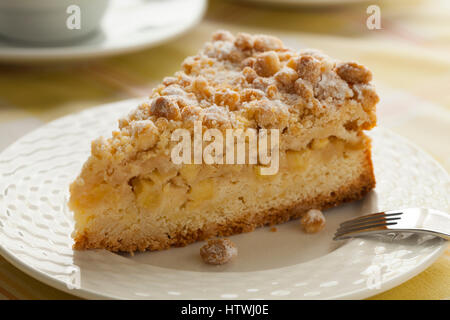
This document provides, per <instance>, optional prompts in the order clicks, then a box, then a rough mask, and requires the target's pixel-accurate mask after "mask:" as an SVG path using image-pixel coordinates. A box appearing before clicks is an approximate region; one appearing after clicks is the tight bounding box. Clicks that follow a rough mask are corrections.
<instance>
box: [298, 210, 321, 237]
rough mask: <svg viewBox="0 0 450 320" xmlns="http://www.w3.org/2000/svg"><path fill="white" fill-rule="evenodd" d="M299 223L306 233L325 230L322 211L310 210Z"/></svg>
mask: <svg viewBox="0 0 450 320" xmlns="http://www.w3.org/2000/svg"><path fill="white" fill-rule="evenodd" d="M300 223H301V225H302V227H303V229H304V230H305V231H306V232H307V233H316V232H319V231H322V230H323V228H325V217H324V216H323V213H322V211H320V210H317V209H311V210H309V211H308V212H306V213H305V214H304V215H303V216H302V218H301V219H300Z"/></svg>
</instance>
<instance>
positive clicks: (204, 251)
mask: <svg viewBox="0 0 450 320" xmlns="http://www.w3.org/2000/svg"><path fill="white" fill-rule="evenodd" d="M237 253H238V250H237V248H236V246H235V244H234V243H233V242H232V241H231V240H229V239H215V240H209V241H208V243H207V244H205V245H204V246H203V247H201V249H200V256H201V257H202V259H203V261H204V262H205V263H207V264H214V265H219V264H225V263H228V262H230V261H231V260H233V259H234V258H236V257H237Z"/></svg>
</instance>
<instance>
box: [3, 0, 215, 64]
mask: <svg viewBox="0 0 450 320" xmlns="http://www.w3.org/2000/svg"><path fill="white" fill-rule="evenodd" d="M205 10H206V0H164V1H160V0H159V1H157V0H153V1H142V0H111V4H110V7H109V8H108V11H107V12H106V14H105V17H104V20H103V21H102V25H101V29H100V30H99V31H97V32H96V34H93V35H91V37H90V38H88V39H86V40H84V41H79V42H76V43H75V42H73V43H70V44H67V45H65V46H47V47H43V46H32V45H28V44H21V43H18V42H17V43H16V42H11V41H9V40H6V39H4V38H0V60H3V61H20V62H32V61H43V60H52V61H53V60H62V59H80V58H93V57H101V56H106V55H112V54H118V53H125V52H130V51H134V50H138V49H141V48H144V47H152V46H155V45H157V44H160V43H162V42H165V41H167V40H169V39H171V38H173V37H175V36H177V35H179V34H181V33H183V32H185V31H186V30H188V29H189V28H191V27H192V26H194V25H195V24H196V23H198V22H199V21H200V19H201V18H202V16H203V14H204V12H205Z"/></svg>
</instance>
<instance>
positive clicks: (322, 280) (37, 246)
mask: <svg viewBox="0 0 450 320" xmlns="http://www.w3.org/2000/svg"><path fill="white" fill-rule="evenodd" d="M137 103H138V101H137V100H131V101H130V100H129V101H123V102H119V103H114V104H109V105H105V106H102V107H99V108H95V109H90V110H87V111H84V112H82V113H79V114H75V115H70V116H67V117H64V118H61V119H59V120H56V121H54V122H52V123H50V124H48V125H45V126H44V127H42V128H40V129H38V130H36V131H34V132H32V133H30V134H29V135H27V136H25V137H24V138H22V139H20V140H19V141H17V142H16V143H14V144H13V145H11V146H10V147H9V148H8V149H6V150H5V151H4V152H3V153H2V154H1V155H0V253H1V254H2V255H3V256H4V257H5V258H6V259H7V260H8V261H10V262H11V263H12V264H14V265H15V266H16V267H18V268H19V269H21V270H23V271H25V272H26V273H28V274H30V275H31V276H33V277H35V278H37V279H39V280H41V281H43V282H45V283H47V284H49V285H51V286H54V287H56V288H58V289H61V290H64V291H67V292H69V293H72V294H75V295H78V296H81V297H85V298H99V297H102V298H135V299H136V298H137V299H139V298H158V299H171V298H177V299H221V298H239V299H252V298H255V299H261V298H264V299H267V298H269V299H270V298H287V299H311V298H314V299H329V298H365V297H369V296H371V295H374V294H376V293H379V292H381V291H384V290H387V289H390V288H392V287H394V286H396V285H398V284H400V283H402V282H404V281H406V280H407V279H409V278H411V277H412V276H414V275H416V274H418V273H419V272H421V271H422V270H424V269H425V268H426V267H427V266H429V265H430V264H431V263H432V262H433V261H434V260H435V259H436V258H437V257H438V256H439V255H440V254H441V253H442V252H443V251H444V250H445V248H446V243H445V242H444V241H443V240H441V239H437V238H426V237H425V238H424V237H417V236H411V237H409V238H406V239H404V240H392V239H391V240H384V241H382V240H377V239H369V238H366V239H354V240H350V241H347V242H334V241H332V235H333V233H334V231H335V230H336V227H337V225H338V224H339V223H340V222H342V221H344V220H346V219H348V218H350V217H355V216H358V215H362V214H365V213H370V212H376V211H381V210H385V209H393V208H402V207H410V206H422V207H430V208H436V209H440V210H444V211H448V210H449V203H448V194H449V191H450V190H449V189H450V182H449V177H448V175H447V174H446V172H445V171H444V170H443V169H442V168H441V167H440V166H439V165H438V164H437V163H436V162H435V161H434V160H432V159H431V158H430V157H429V156H428V155H426V154H425V153H423V152H422V151H420V150H419V149H417V148H416V147H414V146H412V145H411V144H409V143H408V142H407V141H405V140H404V139H403V138H401V137H398V136H397V135H395V134H393V133H391V132H390V131H388V130H385V129H381V128H379V129H376V130H374V131H373V132H372V133H371V134H370V135H371V136H372V137H373V140H374V141H373V142H374V148H373V160H374V164H375V174H376V177H377V187H376V190H375V191H374V192H371V193H370V194H369V195H368V196H367V197H366V198H365V199H363V200H361V201H358V202H355V203H352V204H347V205H343V206H340V207H338V208H335V209H331V210H327V211H326V212H325V214H326V217H327V226H326V228H325V230H324V231H323V232H321V233H319V234H315V235H306V234H304V233H303V232H302V231H300V227H299V222H298V221H292V222H289V223H286V224H283V225H280V226H278V227H277V228H278V231H277V232H270V231H269V228H261V229H259V230H257V231H255V232H253V233H247V234H241V235H236V236H233V237H231V238H232V240H233V241H234V242H235V243H236V244H237V246H238V248H239V256H238V259H237V260H236V261H235V262H233V263H231V264H229V265H224V266H218V267H214V266H208V265H204V264H203V263H202V262H201V260H200V258H199V248H200V246H201V245H202V243H195V244H192V245H190V246H187V247H184V248H176V249H170V250H167V251H162V252H146V253H139V254H136V255H134V256H129V255H119V254H114V253H111V252H107V251H103V250H91V251H77V252H74V251H72V249H71V245H72V240H71V238H70V234H71V232H72V228H73V220H72V216H71V213H70V212H69V211H68V210H67V207H66V200H67V197H68V185H69V183H70V182H71V181H72V180H73V179H74V178H75V176H76V175H77V174H78V173H79V170H80V168H81V165H82V163H83V162H84V161H85V159H86V158H87V156H88V154H89V149H90V140H91V139H93V138H94V137H97V136H99V135H105V136H108V135H109V134H110V131H111V130H112V129H113V128H115V127H116V126H117V118H118V117H119V116H120V115H123V114H125V113H126V112H127V111H128V110H130V109H132V108H134V107H135V106H136V105H137ZM78 280H80V281H78ZM71 283H72V284H74V285H79V288H78V289H77V288H75V289H70V288H71V286H70V285H68V284H71Z"/></svg>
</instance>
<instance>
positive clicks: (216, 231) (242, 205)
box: [74, 139, 375, 252]
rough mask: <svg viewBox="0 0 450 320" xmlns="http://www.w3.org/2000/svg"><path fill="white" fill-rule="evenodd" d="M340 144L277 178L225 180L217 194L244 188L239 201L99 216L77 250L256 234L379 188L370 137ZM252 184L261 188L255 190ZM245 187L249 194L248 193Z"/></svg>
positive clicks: (81, 232)
mask: <svg viewBox="0 0 450 320" xmlns="http://www.w3.org/2000/svg"><path fill="white" fill-rule="evenodd" d="M339 143H340V145H337V144H329V147H328V149H327V148H324V149H323V150H319V151H313V153H312V154H311V156H309V161H306V162H307V164H302V166H301V167H302V168H301V169H298V168H297V167H295V166H294V168H293V167H292V166H289V161H288V160H286V161H285V166H283V164H282V166H281V167H280V172H279V177H278V178H277V179H275V178H273V177H272V178H271V177H256V178H254V179H256V180H255V181H253V182H250V183H249V182H248V181H245V180H246V179H248V180H251V179H253V178H249V177H246V176H243V177H242V179H241V180H240V181H238V182H236V181H234V182H233V185H231V184H230V185H229V186H228V185H226V182H221V183H220V186H221V187H220V188H218V189H217V190H218V191H217V192H218V193H221V194H225V193H226V192H227V190H240V192H241V194H240V195H242V196H239V198H240V199H239V201H237V198H238V195H239V194H237V193H236V194H234V196H233V195H230V194H229V195H228V197H230V198H229V199H228V201H227V198H225V199H221V198H220V197H219V198H217V201H216V202H214V199H213V200H209V202H210V204H209V205H207V206H205V207H198V208H196V209H193V210H190V211H189V212H188V213H186V212H184V213H182V212H183V211H181V212H178V213H177V212H176V210H175V209H174V210H173V211H174V212H175V213H173V216H170V214H171V213H170V212H165V213H160V214H159V215H156V214H155V212H154V211H152V210H145V209H142V208H138V209H137V210H138V213H128V215H127V213H123V214H122V218H121V219H123V217H127V219H129V220H128V223H127V224H124V223H118V221H119V220H117V218H114V214H110V213H108V212H106V213H104V214H101V215H98V216H96V217H95V219H94V220H93V221H91V222H90V223H89V224H88V225H86V226H85V227H83V228H80V227H79V228H78V229H77V231H76V232H75V234H74V239H75V244H74V248H75V249H89V248H101V249H108V250H111V251H127V252H132V251H137V250H140V251H145V250H163V249H168V248H170V247H172V246H173V247H180V246H185V245H187V244H189V243H193V242H195V241H200V240H205V239H208V238H212V237H216V236H230V235H233V234H238V233H243V232H250V231H253V230H254V229H255V228H257V227H260V226H264V225H274V224H279V223H282V222H286V221H289V220H291V219H295V218H299V217H301V216H302V214H303V213H305V212H306V211H308V210H309V209H312V208H314V209H326V208H330V207H334V206H337V205H339V204H342V203H345V202H349V201H354V200H358V199H361V198H362V197H363V196H364V195H365V194H366V193H367V192H369V191H370V190H371V189H372V188H373V187H374V186H375V178H374V175H373V168H372V162H371V155H370V143H369V140H368V139H364V140H363V143H362V144H361V145H360V146H359V147H358V148H355V147H352V148H348V146H347V147H346V146H345V145H344V146H343V145H342V143H341V142H339ZM337 150H339V151H337ZM330 153H331V154H330ZM302 161H303V160H302ZM308 163H309V164H308ZM226 181H229V179H227V180H226ZM252 186H256V187H255V188H256V189H253V190H252ZM243 190H247V191H248V193H245V194H244V193H243ZM264 192H266V194H267V192H268V193H272V195H273V196H272V197H271V198H270V197H267V198H268V199H269V198H270V199H269V200H267V201H266V203H264V205H263V206H261V205H258V203H261V202H262V199H265V197H266V195H264ZM233 198H236V201H235V202H233V201H232V199H233ZM224 202H227V206H226V207H225V208H226V209H222V210H221V209H218V208H220V206H221V203H224ZM188 203H189V202H188ZM202 203H208V201H203V202H202ZM183 210H185V209H183ZM180 213H182V214H180ZM120 221H121V222H123V220H120ZM119 225H120V226H121V227H120V228H118V227H117V226H119ZM124 225H125V227H123V226H124Z"/></svg>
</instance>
